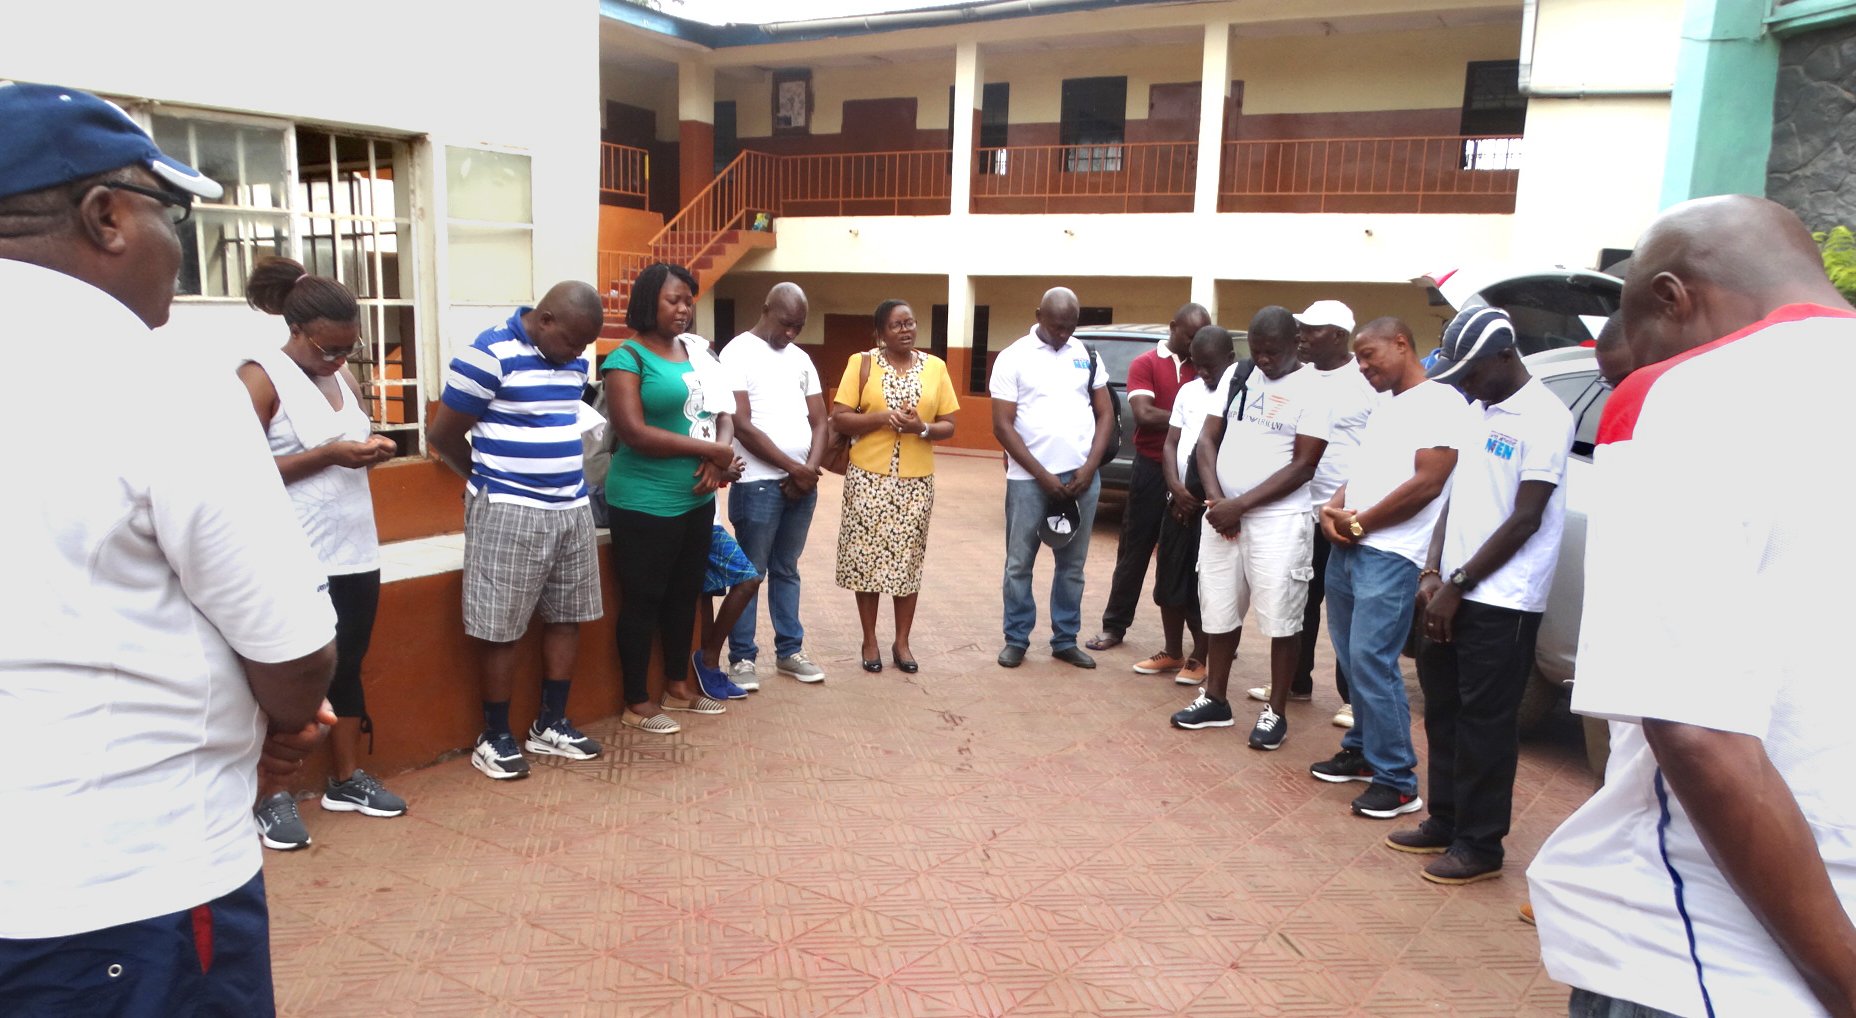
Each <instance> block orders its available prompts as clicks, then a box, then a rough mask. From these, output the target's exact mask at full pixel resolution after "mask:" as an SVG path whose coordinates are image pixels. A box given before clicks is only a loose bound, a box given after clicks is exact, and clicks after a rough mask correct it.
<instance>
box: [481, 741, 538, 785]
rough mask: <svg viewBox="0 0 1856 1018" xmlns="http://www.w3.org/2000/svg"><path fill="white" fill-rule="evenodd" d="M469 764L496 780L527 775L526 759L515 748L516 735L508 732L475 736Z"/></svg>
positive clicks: (506, 779)
mask: <svg viewBox="0 0 1856 1018" xmlns="http://www.w3.org/2000/svg"><path fill="white" fill-rule="evenodd" d="M470 765H471V766H472V767H475V768H477V769H478V770H480V771H482V772H483V773H484V775H485V776H486V777H490V778H493V779H495V780H497V781H508V780H510V779H512V778H526V777H528V760H527V759H525V758H524V757H523V756H522V751H521V750H519V749H517V748H516V737H515V736H513V735H510V734H509V733H508V732H499V733H497V734H495V735H491V734H490V733H488V732H485V733H483V734H482V735H479V736H477V748H476V749H473V750H471V754H470Z"/></svg>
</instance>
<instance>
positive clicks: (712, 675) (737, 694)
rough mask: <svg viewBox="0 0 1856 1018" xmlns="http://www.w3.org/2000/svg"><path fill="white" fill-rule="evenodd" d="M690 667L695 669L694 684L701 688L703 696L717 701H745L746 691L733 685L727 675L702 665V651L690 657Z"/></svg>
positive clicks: (717, 669)
mask: <svg viewBox="0 0 1856 1018" xmlns="http://www.w3.org/2000/svg"><path fill="white" fill-rule="evenodd" d="M690 667H692V668H694V669H696V684H697V685H699V686H701V687H702V691H703V695H704V696H710V697H714V698H715V699H717V700H745V699H747V698H748V691H747V690H745V689H742V688H741V687H740V686H737V685H735V684H734V682H733V681H731V680H730V679H729V678H728V673H727V672H725V671H723V670H721V669H720V668H711V667H709V666H708V665H706V664H703V663H702V651H700V650H699V651H696V652H695V653H693V654H691V655H690Z"/></svg>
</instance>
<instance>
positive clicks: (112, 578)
mask: <svg viewBox="0 0 1856 1018" xmlns="http://www.w3.org/2000/svg"><path fill="white" fill-rule="evenodd" d="M0 125H3V127H4V129H0V308H3V309H4V310H5V312H6V314H7V316H8V323H9V329H8V337H9V341H8V342H7V343H6V360H7V366H8V368H9V369H10V370H11V371H12V372H13V373H14V375H15V377H17V378H21V379H27V380H30V384H21V385H16V386H14V387H12V389H11V391H9V393H8V395H7V398H6V399H5V400H4V401H0V430H3V431H4V432H5V433H6V434H8V435H10V436H13V438H14V439H15V441H13V442H12V444H11V446H10V447H9V449H8V467H9V469H10V472H11V475H12V477H13V478H14V479H15V483H14V484H11V485H9V486H8V488H7V491H6V495H5V497H4V498H0V563H4V564H5V570H4V572H5V574H6V576H7V582H8V584H9V586H10V588H11V590H10V594H11V596H10V597H9V599H8V604H7V610H6V611H5V612H0V717H5V718H6V722H7V732H8V736H9V740H10V741H9V745H8V749H9V751H10V752H11V753H12V754H13V759H14V761H15V762H16V764H17V766H14V767H9V768H6V769H5V771H4V774H0V813H4V815H6V816H9V817H14V818H18V819H20V820H21V821H23V822H24V823H26V824H28V825H29V828H30V834H29V835H27V836H23V837H14V838H12V839H9V842H8V845H7V848H6V854H5V865H3V866H0V1000H4V1001H5V1002H6V1003H5V1004H4V1005H0V1008H3V1009H5V1010H7V1011H8V1013H24V1014H74V1015H75V1014H86V1015H88V1014H111V1015H132V1016H144V1015H146V1016H151V1018H152V1016H156V1015H172V1014H239V1015H264V1014H270V1013H273V1012H274V1010H275V1006H274V1004H273V1001H272V993H271V969H270V943H269V919H268V913H267V911H266V907H265V901H264V880H263V875H262V873H261V871H260V868H261V863H262V860H261V858H260V855H261V854H262V852H261V849H260V848H259V847H258V837H257V830H256V828H255V826H254V824H253V821H252V816H251V804H252V801H253V799H254V798H255V797H256V792H257V777H258V771H259V768H260V767H262V768H263V769H264V770H265V772H266V773H267V774H272V775H276V776H280V777H287V776H288V775H289V774H291V773H292V772H293V771H294V770H295V769H296V767H297V765H298V764H299V763H300V761H301V760H302V758H303V756H304V755H305V754H306V753H308V752H309V750H311V749H313V748H314V746H315V743H316V741H317V739H318V738H319V736H320V732H321V727H320V724H319V722H322V721H326V722H328V723H333V721H334V717H333V715H332V714H331V713H329V712H328V710H327V705H326V704H325V703H324V702H323V694H324V693H325V691H326V690H327V689H328V684H329V677H330V674H331V672H332V670H333V668H334V663H335V654H334V646H333V641H332V637H333V635H334V631H335V616H334V612H333V610H332V609H331V608H330V606H329V598H328V595H327V593H326V586H327V584H326V578H325V576H324V574H323V571H322V570H321V569H320V568H319V567H318V565H317V563H316V560H315V558H314V556H312V555H311V554H310V551H309V545H308V542H307V541H306V540H305V538H304V536H303V531H302V529H301V528H300V527H299V526H298V525H297V523H296V517H295V515H294V513H293V512H292V510H291V508H290V502H289V499H288V497H287V496H286V495H285V494H284V488H283V482H282V480H281V479H280V478H279V476H278V473H277V467H276V465H275V463H274V462H273V461H272V459H271V454H270V450H269V448H268V447H267V446H266V444H265V440H264V434H263V432H262V431H261V430H260V429H258V428H255V427H253V426H252V420H251V402H250V399H249V398H248V396H247V395H246V394H245V391H244V389H243V387H242V386H240V385H239V383H238V380H237V377H236V376H235V375H234V374H233V373H232V372H231V371H230V370H227V371H225V372H223V373H214V372H202V371H200V370H199V366H198V363H197V361H196V360H195V358H194V357H192V356H191V353H192V351H191V350H190V349H189V348H188V347H187V345H186V344H185V343H184V342H176V341H175V340H174V339H172V338H166V339H156V338H154V337H151V336H150V335H149V331H150V330H151V329H154V328H156V327H157V326H160V325H162V324H163V323H165V322H166V321H167V318H168V305H169V303H170V302H171V300H172V299H173V295H174V280H175V274H176V271H177V270H178V268H179V265H180V257H181V248H180V242H179V238H178V237H177V236H176V234H175V230H174V227H175V226H176V225H177V224H178V223H180V222H183V221H185V219H186V218H187V216H188V214H189V213H190V211H191V209H192V204H193V199H194V198H195V197H203V198H216V197H218V196H219V195H220V193H221V189H220V187H219V185H218V184H216V183H214V182H213V181H211V180H208V179H207V178H206V177H204V176H202V175H201V174H200V173H199V172H198V171H196V170H194V169H192V168H191V167H188V166H185V165H183V164H181V163H179V162H176V161H174V160H173V159H171V158H169V157H168V156H166V155H164V154H163V153H162V152H161V151H160V150H159V149H158V148H156V147H155V143H154V141H153V140H152V139H151V138H149V136H148V134H147V133H146V132H144V131H143V130H142V129H141V127H139V126H138V125H137V124H136V123H135V122H134V121H133V120H131V119H130V118H129V117H128V115H127V114H125V113H123V111H122V110H120V109H118V108H117V107H115V106H113V105H111V104H109V103H107V102H104V101H103V100H101V99H98V98H97V97H95V96H92V95H88V94H86V93H83V92H79V91H77V90H75V89H65V88H56V87H52V86H46V85H30V84H24V83H19V84H15V83H11V82H0ZM80 352H81V353H80ZM79 356H81V357H82V359H83V360H84V362H87V363H93V364H99V365H103V366H104V368H105V369H104V370H103V371H102V372H92V373H90V374H88V375H86V376H85V381H84V386H83V389H82V392H81V400H82V402H81V405H75V404H74V400H75V399H77V398H78V390H77V389H75V388H74V387H73V386H72V385H71V384H69V383H68V382H67V384H62V385H61V384H57V383H58V382H60V381H61V380H68V379H71V378H72V377H73V376H72V374H71V372H72V370H73V368H72V365H73V364H74V363H77V361H76V360H74V358H77V357H79ZM48 435H55V439H53V438H48V437H46V436H48ZM267 733H268V736H267Z"/></svg>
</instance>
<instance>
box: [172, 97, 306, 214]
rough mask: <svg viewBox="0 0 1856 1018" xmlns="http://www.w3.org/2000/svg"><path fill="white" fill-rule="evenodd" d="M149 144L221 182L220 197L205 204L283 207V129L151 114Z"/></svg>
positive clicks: (267, 207) (268, 207)
mask: <svg viewBox="0 0 1856 1018" xmlns="http://www.w3.org/2000/svg"><path fill="white" fill-rule="evenodd" d="M152 120H153V124H154V135H155V143H156V144H158V145H160V146H161V149H162V151H164V152H167V153H169V154H170V155H173V156H175V157H176V158H179V159H181V160H182V161H184V162H186V163H188V164H189V165H191V166H193V167H195V168H196V169H198V170H199V171H200V172H201V173H204V174H206V175H207V176H209V177H211V178H213V179H214V180H216V181H218V182H219V183H220V184H222V185H224V186H225V189H226V193H225V197H224V198H221V199H220V200H219V201H217V202H209V203H205V204H216V205H246V206H251V207H255V208H266V209H280V208H283V207H284V202H285V197H286V196H285V194H284V132H283V130H282V129H281V128H273V127H251V126H247V125H244V124H227V123H219V122H215V121H211V120H190V119H183V118H181V117H175V116H169V115H166V114H156V115H155V116H154V117H153V118H152Z"/></svg>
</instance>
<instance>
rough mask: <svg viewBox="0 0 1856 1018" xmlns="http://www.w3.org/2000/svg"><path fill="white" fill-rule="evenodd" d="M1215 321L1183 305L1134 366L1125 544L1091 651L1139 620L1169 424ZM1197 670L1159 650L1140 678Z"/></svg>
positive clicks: (1161, 497) (1159, 514) (1160, 506)
mask: <svg viewBox="0 0 1856 1018" xmlns="http://www.w3.org/2000/svg"><path fill="white" fill-rule="evenodd" d="M1210 324H1212V316H1211V314H1210V313H1208V312H1207V311H1206V310H1205V308H1204V307H1203V306H1202V305H1199V304H1185V305H1182V306H1181V307H1180V309H1179V310H1178V311H1175V312H1174V313H1173V320H1172V321H1171V322H1170V323H1168V325H1167V332H1166V338H1165V339H1163V340H1161V341H1160V342H1159V343H1157V344H1155V346H1154V349H1152V350H1148V351H1145V352H1143V353H1142V354H1141V355H1140V356H1138V357H1136V358H1134V362H1133V363H1132V364H1129V365H1128V389H1127V394H1128V412H1129V413H1130V414H1132V415H1133V417H1134V469H1133V474H1132V476H1131V477H1130V478H1129V480H1128V504H1127V505H1126V506H1124V507H1123V508H1122V511H1121V543H1120V544H1119V545H1117V546H1116V548H1115V575H1114V578H1113V579H1111V580H1110V581H1109V587H1108V606H1107V607H1105V608H1104V609H1103V610H1102V632H1100V633H1098V634H1097V635H1096V637H1095V639H1093V640H1090V641H1089V649H1090V650H1108V649H1109V648H1110V647H1114V646H1117V645H1119V644H1120V643H1121V640H1122V637H1123V636H1125V635H1127V632H1128V627H1129V626H1131V625H1133V624H1134V606H1135V603H1136V602H1137V601H1139V600H1140V599H1141V586H1142V585H1143V584H1145V583H1146V582H1147V563H1148V562H1149V561H1150V560H1151V559H1152V558H1153V557H1154V545H1155V544H1157V543H1159V541H1160V523H1161V521H1162V520H1163V519H1165V517H1166V476H1165V472H1164V470H1163V469H1162V467H1161V463H1160V460H1161V457H1162V455H1163V453H1164V452H1165V450H1164V449H1163V448H1162V447H1163V446H1165V445H1166V429H1167V422H1168V421H1170V420H1171V419H1172V417H1173V401H1174V399H1175V398H1177V397H1178V396H1179V390H1180V388H1181V387H1182V386H1184V385H1185V384H1186V383H1187V382H1190V381H1192V380H1193V379H1194V375H1193V371H1192V350H1191V347H1192V337H1194V336H1196V335H1198V333H1199V330H1200V329H1203V328H1205V327H1206V326H1207V325H1210ZM1182 669H1191V672H1192V674H1191V678H1192V679H1193V680H1194V681H1196V680H1197V679H1198V678H1199V677H1200V676H1199V673H1200V672H1202V671H1203V670H1204V665H1203V663H1195V662H1189V661H1187V660H1186V659H1184V658H1180V657H1174V656H1173V655H1171V654H1168V653H1166V651H1165V649H1164V648H1162V650H1161V652H1160V653H1158V654H1154V655H1152V656H1150V657H1148V658H1146V659H1145V660H1143V661H1140V662H1137V663H1136V664H1135V666H1134V670H1135V671H1137V672H1140V673H1141V674H1142V675H1158V674H1160V673H1162V672H1174V671H1180V670H1182Z"/></svg>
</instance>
